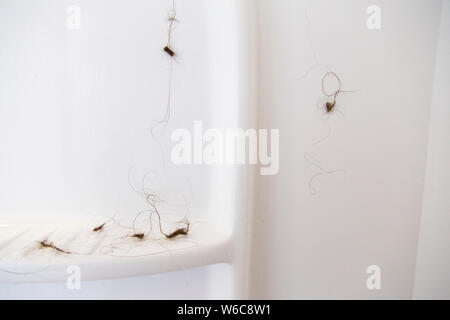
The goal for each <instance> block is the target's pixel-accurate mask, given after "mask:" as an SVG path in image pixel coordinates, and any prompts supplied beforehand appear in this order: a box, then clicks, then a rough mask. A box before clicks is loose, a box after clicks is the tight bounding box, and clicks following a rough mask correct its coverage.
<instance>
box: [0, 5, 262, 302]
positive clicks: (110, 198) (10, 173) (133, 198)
mask: <svg viewBox="0 0 450 320" xmlns="http://www.w3.org/2000/svg"><path fill="white" fill-rule="evenodd" d="M171 3H172V1H171V0H170V1H150V2H149V1H143V0H137V1H132V2H127V3H126V4H124V2H123V1H105V0H99V1H79V2H78V3H77V5H79V6H80V8H81V12H82V19H81V21H82V22H81V23H82V24H81V29H80V30H68V29H67V28H66V19H67V14H66V8H67V7H68V6H69V5H72V4H73V3H72V2H70V1H58V2H57V3H56V2H54V1H41V2H39V3H37V2H35V1H20V2H17V1H8V0H2V1H1V2H0V6H1V7H0V26H1V30H0V41H1V42H2V50H1V52H0V69H1V71H2V72H1V77H0V81H1V82H0V85H1V86H0V88H1V92H0V102H1V104H0V144H1V146H2V147H1V157H0V161H1V167H0V200H1V203H0V215H1V218H2V219H3V220H7V221H11V220H16V221H18V222H21V221H24V220H25V221H26V220H30V219H33V220H36V219H41V218H42V219H55V220H61V219H63V220H64V219H72V220H74V219H75V220H76V219H77V217H79V216H80V214H81V215H83V216H84V215H86V214H97V215H104V216H112V215H114V214H118V215H120V216H125V217H129V218H132V217H133V216H135V215H136V214H137V213H139V212H140V211H141V210H143V209H146V208H147V204H146V203H145V199H144V198H143V197H141V196H140V195H138V194H137V193H136V192H135V190H133V188H134V189H137V191H138V192H139V191H142V189H143V188H145V189H146V190H147V191H149V190H151V191H154V192H156V193H158V194H159V195H162V196H163V197H164V199H165V200H168V205H167V206H165V208H164V212H162V214H163V215H164V216H168V217H171V218H173V217H177V216H184V215H187V216H188V217H189V218H190V220H191V222H192V223H193V224H207V225H208V226H211V229H210V230H211V231H212V232H214V230H219V232H216V233H215V234H214V236H211V237H209V239H206V240H209V241H210V242H208V241H207V242H208V244H207V246H209V245H210V244H211V245H212V247H210V248H211V251H208V250H207V252H206V253H207V255H208V257H207V258H206V259H201V255H200V254H198V252H197V253H194V252H190V253H189V252H187V251H186V252H185V253H186V256H185V257H184V258H181V261H177V264H178V265H177V267H173V265H174V263H173V258H171V257H169V255H168V254H163V255H162V256H163V257H165V258H163V259H159V258H155V257H156V255H152V257H151V258H147V259H149V260H148V261H142V263H140V264H138V267H137V268H138V269H139V270H138V271H137V270H135V271H133V269H134V268H135V267H136V265H130V266H129V268H128V267H126V268H123V269H122V267H120V266H115V265H114V264H111V265H110V266H109V267H107V268H106V267H105V268H106V269H108V268H110V269H109V270H115V271H114V272H113V273H114V274H115V275H114V274H111V276H118V273H117V272H119V271H120V272H119V273H120V274H121V275H120V276H126V275H127V274H128V275H129V276H133V275H136V274H143V273H147V274H148V273H154V272H163V271H170V270H174V269H182V268H185V267H192V266H198V265H204V264H211V263H216V262H220V261H229V258H230V252H229V251H228V249H225V250H222V249H223V248H224V247H222V244H224V243H227V244H226V245H225V246H226V247H227V248H228V245H232V246H233V249H234V247H236V250H235V252H234V254H235V255H236V256H237V257H238V256H241V257H242V256H244V255H245V254H244V253H245V250H246V245H245V236H247V235H248V231H247V226H248V224H247V222H246V220H247V217H248V214H249V210H250V209H251V205H252V204H251V202H249V201H248V199H249V198H250V199H252V194H251V191H252V188H251V187H252V186H251V184H249V176H248V174H247V168H245V167H242V168H237V167H227V166H217V167H214V166H194V165H192V166H176V165H173V164H171V162H170V148H171V146H172V144H171V143H170V134H171V132H172V131H173V129H176V128H186V129H191V128H192V123H193V121H194V120H202V121H203V123H204V126H205V127H212V126H219V128H222V127H223V128H233V127H236V126H244V127H246V126H247V124H248V122H249V119H254V116H251V115H250V114H251V109H248V106H249V103H248V92H249V90H247V88H246V86H245V81H246V76H245V75H246V74H247V73H248V71H247V70H246V69H245V68H244V69H242V66H243V65H245V64H246V63H247V60H248V55H249V53H248V52H247V51H240V50H241V48H242V46H241V45H240V44H244V46H245V43H246V41H247V39H246V32H243V31H244V30H245V26H246V20H242V19H244V18H246V16H245V15H246V14H247V12H248V9H245V8H246V6H247V3H246V2H243V1H219V0H217V1H203V0H196V1H191V0H189V1H182V0H179V1H176V9H177V19H179V20H180V23H177V24H176V26H175V29H174V31H173V34H172V43H173V48H174V50H175V51H176V53H177V55H176V57H175V60H174V63H173V85H172V105H171V118H170V121H169V123H168V124H167V126H166V127H165V130H164V131H163V132H162V134H161V135H158V136H157V137H156V139H155V138H154V137H152V136H151V131H150V129H151V127H152V126H154V125H155V123H156V122H157V121H159V120H160V119H161V118H162V117H163V116H164V113H165V111H166V109H165V108H166V102H167V97H168V77H169V62H170V60H169V58H168V56H167V55H166V54H165V53H164V52H163V51H162V47H163V46H164V45H165V42H166V41H167V28H168V21H167V16H168V11H169V10H170V6H171ZM243 8H244V9H243ZM230 23H231V26H234V28H233V27H231V28H230ZM207 24H208V27H207ZM211 31H212V32H213V33H211ZM214 32H215V33H214ZM224 44H225V45H224ZM239 68H240V69H239ZM218 121H219V122H220V124H218V123H219V122H218ZM160 131H161V130H157V131H156V132H157V133H159V132H160ZM144 177H145V179H144ZM231 233H233V235H235V236H236V237H234V238H233V243H228V240H227V239H229V236H230V234H231ZM218 238H220V239H218ZM234 239H237V240H236V243H235V242H234V241H235V240H234ZM204 240H205V239H204ZM216 240H217V242H216ZM200 242H202V240H200ZM220 248H222V249H220ZM217 249H218V250H217ZM192 253H193V254H192ZM191 254H192V255H191ZM150 260H152V261H150ZM188 261H190V262H188ZM242 261H245V259H240V260H239V262H237V264H238V265H235V267H234V269H233V270H232V269H230V268H228V267H226V268H222V267H217V268H216V267H215V266H212V267H208V268H207V270H208V276H204V275H203V274H202V272H204V270H205V269H204V268H202V269H197V270H193V271H189V272H185V273H184V274H185V275H186V274H187V275H188V276H189V277H192V278H194V279H198V280H199V281H203V282H205V281H206V282H207V283H203V284H202V285H201V286H198V285H193V286H191V287H190V288H187V289H186V290H182V291H180V290H178V286H179V284H178V283H177V281H175V280H173V278H176V277H177V276H174V275H171V276H165V275H161V276H157V278H158V277H159V278H163V279H165V280H164V283H166V285H167V287H165V288H161V287H158V286H156V287H152V283H157V282H158V280H154V279H153V280H152V278H149V277H145V278H142V281H143V282H146V283H148V284H149V286H148V287H146V289H145V290H146V291H144V289H143V288H144V287H145V286H142V287H140V289H139V288H138V289H137V291H138V292H136V295H139V296H140V297H157V296H158V292H162V293H163V294H161V297H166V298H175V297H177V298H189V297H202V298H208V297H222V298H227V297H228V298H229V297H232V296H240V297H242V296H244V291H243V290H244V288H245V287H246V285H245V271H246V270H247V268H246V267H245V262H242ZM91 262H92V261H90V262H88V265H87V266H86V268H88V269H89V268H92V266H89V264H91ZM191 262H192V263H191ZM122 263H124V262H121V263H120V264H122ZM149 264H150V265H149ZM139 265H140V266H139ZM146 265H149V267H148V268H147V269H146V270H144V269H145V266H146ZM119 269H120V270H119ZM130 270H131V271H130ZM224 270H225V271H224ZM88 273H89V272H88ZM231 275H233V277H231ZM88 278H95V275H92V274H91V276H89V277H88ZM155 279H156V278H155ZM223 279H227V280H228V281H223ZM230 279H232V280H233V281H231V280H230ZM117 281H119V280H117ZM117 281H116V282H115V283H124V282H120V281H121V280H120V281H119V282H117ZM124 281H126V280H124ZM130 281H131V280H130ZM87 283H88V285H86V287H85V289H84V290H83V293H80V294H79V295H78V297H80V296H83V295H84V296H87V297H94V296H95V291H94V290H98V289H99V287H100V285H98V286H97V285H96V284H92V285H89V282H87ZM103 283H104V285H105V286H108V283H109V282H103ZM218 284H220V285H218ZM111 285H112V284H111ZM54 288H56V287H55V286H52V285H48V286H46V285H44V284H42V285H32V284H30V285H18V286H16V287H14V286H13V285H2V286H0V291H2V292H8V295H9V296H10V297H27V296H29V295H30V294H31V295H32V292H38V291H41V293H42V297H48V296H52V295H54V293H53V292H51V290H53V289H54ZM203 288H212V289H211V291H208V293H204V294H203V291H204V289H203ZM100 291H101V290H100ZM62 296H64V295H62ZM62 296H61V297H62ZM67 296H70V295H67ZM130 296H133V294H130V293H129V292H122V293H117V294H116V295H114V297H116V298H128V297H130Z"/></svg>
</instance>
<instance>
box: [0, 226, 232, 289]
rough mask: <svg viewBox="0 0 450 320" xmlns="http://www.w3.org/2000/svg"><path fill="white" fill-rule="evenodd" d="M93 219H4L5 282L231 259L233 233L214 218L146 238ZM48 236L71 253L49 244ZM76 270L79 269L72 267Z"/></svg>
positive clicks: (0, 251)
mask: <svg viewBox="0 0 450 320" xmlns="http://www.w3.org/2000/svg"><path fill="white" fill-rule="evenodd" d="M98 225H99V224H98V223H97V224H95V223H93V222H92V221H65V222H46V223H43V222H39V223H36V222H35V223H17V222H4V221H3V222H0V283H24V282H61V281H64V282H65V281H66V280H67V279H68V276H69V275H70V273H69V272H68V270H69V271H70V270H71V269H68V267H69V266H77V267H79V268H80V269H79V270H80V272H81V274H80V276H81V278H82V280H84V281H86V280H88V281H89V280H100V279H113V278H120V277H132V276H139V275H149V274H155V273H163V272H169V271H175V270H182V269H186V268H191V267H197V266H203V265H210V264H216V263H220V262H227V261H230V259H231V249H230V240H229V237H228V236H227V235H226V234H225V233H224V232H221V230H218V228H215V227H212V226H211V225H209V224H208V223H193V224H192V225H191V228H190V230H189V234H188V235H186V236H184V235H181V236H177V237H175V238H172V239H166V238H165V237H163V236H160V235H159V234H158V233H157V232H156V231H154V229H155V228H153V231H152V232H150V233H149V234H148V235H146V236H145V237H144V238H143V239H142V240H140V239H137V238H133V237H131V235H133V232H134V231H133V230H132V229H130V228H127V227H124V226H122V225H120V224H118V223H116V222H114V221H112V222H110V223H108V224H106V225H105V226H104V228H103V230H101V231H99V232H93V228H94V227H95V226H98ZM43 240H47V241H48V242H51V243H53V244H54V245H55V246H56V247H58V248H60V249H62V250H64V251H68V252H70V253H62V252H58V251H57V250H55V249H53V248H43V247H42V246H40V245H39V242H40V241H43ZM72 270H73V269H72Z"/></svg>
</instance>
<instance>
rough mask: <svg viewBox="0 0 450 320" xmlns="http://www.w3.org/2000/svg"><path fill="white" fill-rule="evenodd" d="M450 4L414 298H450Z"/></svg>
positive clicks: (445, 11)
mask: <svg viewBox="0 0 450 320" xmlns="http://www.w3.org/2000/svg"><path fill="white" fill-rule="evenodd" d="M449 39H450V1H448V0H446V1H444V3H443V6H442V15H441V27H440V40H439V45H438V53H437V61H436V71H435V78H434V88H433V103H432V106H431V117H430V135H429V138H428V156H427V168H426V180H425V191H424V202H423V212H422V219H421V224H420V237H419V247H418V253H417V265H416V277H415V286H414V298H416V299H450V197H449V193H450V168H449V164H450V123H449V121H450V108H449V101H450V41H449Z"/></svg>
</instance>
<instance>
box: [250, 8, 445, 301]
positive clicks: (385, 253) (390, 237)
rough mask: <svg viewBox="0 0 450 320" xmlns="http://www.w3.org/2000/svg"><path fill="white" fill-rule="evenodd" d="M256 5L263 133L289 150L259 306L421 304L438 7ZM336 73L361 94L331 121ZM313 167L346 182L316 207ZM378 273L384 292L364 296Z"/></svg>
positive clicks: (335, 183)
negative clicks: (374, 25)
mask: <svg viewBox="0 0 450 320" xmlns="http://www.w3.org/2000/svg"><path fill="white" fill-rule="evenodd" d="M258 3H259V14H260V17H259V33H260V34H259V48H258V52H259V73H260V77H259V79H260V81H259V107H260V109H259V121H260V127H262V128H267V127H272V128H280V149H281V150H280V172H279V174H278V175H276V176H261V177H259V178H258V187H259V191H258V195H257V199H258V200H257V210H256V213H255V217H254V232H255V237H254V239H253V240H254V241H253V247H252V248H253V257H252V269H251V276H252V278H251V291H250V296H251V297H253V298H344V299H346V298H362V299H365V298H369V299H372V298H388V299H397V298H411V297H412V289H413V282H414V266H415V259H416V246H417V241H418V230H419V219H420V215H421V208H422V193H423V181H424V172H425V171H424V167H425V157H426V142H427V135H428V118H429V109H430V103H431V89H432V81H433V71H434V62H435V53H436V50H435V48H436V42H437V30H438V23H439V16H440V2H439V1H423V0H416V1H406V0H405V1H375V2H373V1H360V0H358V1H356V0H346V1H328V0H322V1H297V0H284V1H275V0H261V1H259V2H258ZM372 4H377V5H378V6H379V7H380V8H381V19H382V20H381V23H382V25H381V29H380V30H377V31H375V30H368V29H367V28H366V20H367V17H368V15H367V14H366V9H367V7H368V6H369V5H372ZM327 70H332V71H335V72H336V73H337V74H338V75H339V76H340V78H341V80H342V85H343V89H344V90H355V92H349V93H346V94H344V95H341V96H340V98H339V99H338V104H337V106H338V108H339V111H341V112H342V114H339V113H335V114H333V115H332V117H331V118H330V119H329V121H328V122H327V121H324V119H323V118H322V116H323V109H320V110H319V109H318V108H317V100H318V99H320V98H321V97H322V93H321V79H322V76H323V75H324V74H325V72H327ZM322 107H323V106H322ZM328 125H329V126H330V128H331V134H330V136H329V137H328V138H327V139H326V140H325V141H323V142H321V143H319V144H315V142H316V141H318V140H320V138H321V137H324V136H326V135H327V133H328ZM306 154H310V155H313V156H314V157H315V158H316V159H318V160H319V161H320V162H321V163H322V166H323V168H325V169H326V170H329V171H332V170H337V169H339V170H343V171H344V172H338V173H335V174H332V175H322V176H319V177H317V178H316V179H315V180H314V187H315V188H316V191H317V194H315V195H312V194H311V193H310V192H309V190H308V188H309V186H308V183H309V179H310V178H311V177H312V176H313V175H314V172H312V171H311V170H310V169H309V168H308V167H310V164H308V163H307V162H306V161H305V155H306ZM369 265H378V266H380V267H381V274H382V278H381V279H382V282H381V286H382V287H381V290H373V291H371V290H368V289H367V287H366V278H367V277H368V275H367V274H366V268H367V266H369Z"/></svg>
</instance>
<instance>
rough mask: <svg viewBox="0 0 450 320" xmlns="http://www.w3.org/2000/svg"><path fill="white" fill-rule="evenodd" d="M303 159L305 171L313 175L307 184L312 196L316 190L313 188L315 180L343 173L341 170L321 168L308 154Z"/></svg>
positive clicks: (320, 164)
mask: <svg viewBox="0 0 450 320" xmlns="http://www.w3.org/2000/svg"><path fill="white" fill-rule="evenodd" d="M304 159H305V162H306V163H305V169H307V170H309V171H310V172H312V173H313V175H312V176H311V177H310V179H309V182H308V186H309V193H310V194H312V195H315V194H317V189H316V187H315V186H314V181H315V179H316V178H318V177H320V176H324V175H333V174H335V173H343V172H345V171H344V170H341V169H339V170H328V169H325V168H324V167H323V165H322V163H321V162H320V161H319V160H317V159H316V158H315V157H314V156H312V155H311V154H309V153H307V154H305V156H304Z"/></svg>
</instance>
